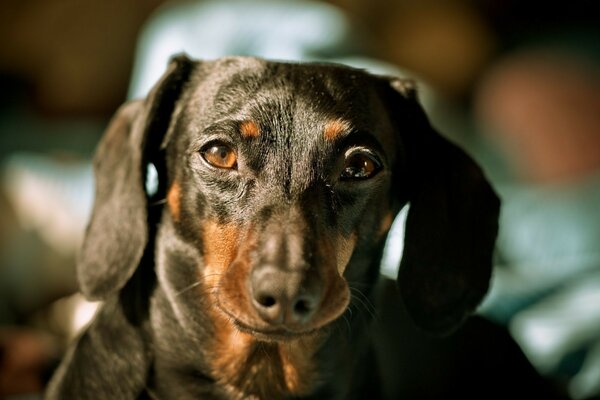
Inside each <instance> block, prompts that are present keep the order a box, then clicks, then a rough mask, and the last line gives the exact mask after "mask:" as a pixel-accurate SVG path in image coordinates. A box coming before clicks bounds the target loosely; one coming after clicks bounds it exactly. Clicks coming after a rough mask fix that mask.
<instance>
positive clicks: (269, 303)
mask: <svg viewBox="0 0 600 400" xmlns="http://www.w3.org/2000/svg"><path fill="white" fill-rule="evenodd" d="M256 301H257V302H258V304H260V305H261V306H263V307H273V306H274V305H275V304H277V300H275V298H274V297H273V296H267V295H265V296H259V297H258V299H257V300H256Z"/></svg>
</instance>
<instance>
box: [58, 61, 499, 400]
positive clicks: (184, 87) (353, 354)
mask: <svg viewBox="0 0 600 400" xmlns="http://www.w3.org/2000/svg"><path fill="white" fill-rule="evenodd" d="M150 164H152V165H154V166H155V167H156V170H157V171H158V189H157V190H155V191H154V192H153V193H148V191H147V190H145V181H146V171H147V168H148V165H150ZM95 174H96V179H97V183H96V200H95V205H94V210H93V214H92V217H91V221H90V224H89V226H88V229H87V233H86V237H85V241H84V244H83V248H82V251H81V254H80V259H79V264H78V274H79V282H80V286H81V290H82V292H83V293H84V294H85V295H86V296H87V297H88V298H90V299H101V300H104V304H103V306H102V307H101V309H100V311H99V313H98V315H97V316H96V318H95V320H94V322H93V323H92V325H91V326H90V327H89V328H88V329H87V330H86V331H85V332H84V333H83V334H82V336H81V337H80V338H79V339H78V341H77V343H76V344H75V345H74V346H73V347H72V348H71V349H70V350H69V352H68V353H67V355H66V356H65V359H64V361H63V363H62V364H61V366H60V367H59V369H58V371H57V372H56V374H55V376H54V378H53V380H52V381H51V383H50V386H49V388H48V392H47V396H48V398H50V399H137V398H156V399H269V400H270V399H286V398H307V399H308V398H310V399H315V398H324V399H351V398H357V399H366V398H369V399H375V398H394V396H395V393H399V392H398V391H397V390H396V385H395V382H390V380H391V381H393V380H394V378H393V376H394V374H395V373H396V372H395V371H394V368H396V367H394V366H390V363H389V361H390V360H403V359H406V358H407V356H406V355H407V354H410V351H412V350H413V349H414V348H415V347H414V346H415V345H414V344H410V341H409V342H407V346H409V347H412V348H411V349H408V348H407V349H406V350H405V352H404V353H403V350H402V349H403V348H404V347H403V345H402V338H401V337H392V338H389V336H390V334H393V335H396V334H395V333H394V332H395V330H397V332H399V333H398V334H399V335H401V334H402V332H409V331H410V332H413V331H412V330H411V329H413V328H406V330H402V329H398V326H400V325H398V323H399V321H405V322H403V323H404V324H405V325H410V326H412V325H411V324H412V323H410V322H409V323H406V320H407V319H406V318H404V311H406V313H407V315H409V316H410V319H411V321H414V323H415V325H416V326H418V327H420V328H421V329H424V330H425V331H428V332H437V333H449V332H452V331H454V330H455V329H456V328H457V327H458V326H459V325H460V324H461V323H462V322H463V321H464V320H465V319H466V318H467V316H468V315H469V314H470V313H472V312H473V310H474V309H475V308H476V307H477V305H478V303H479V302H480V300H481V299H482V297H483V296H484V294H485V293H486V291H487V289H488V284H489V280H490V274H491V258H492V252H493V248H494V241H495V238H496V233H497V217H498V210H499V201H498V199H497V197H496V195H495V194H494V192H493V190H492V189H491V188H490V186H489V185H488V183H487V181H486V179H485V178H484V176H483V175H482V172H481V171H480V169H479V168H478V167H477V166H476V165H475V163H474V162H473V161H472V160H471V159H470V158H469V157H468V156H467V155H465V154H464V153H463V152H462V151H461V150H459V149H458V148H457V147H455V146H454V145H452V144H451V143H449V142H448V141H447V140H445V139H443V138H442V137H441V136H439V135H438V134H437V133H436V132H435V131H434V130H433V129H432V127H431V126H430V124H429V122H428V120H427V118H426V116H425V114H424V112H423V110H422V108H421V107H420V106H419V104H418V102H417V100H416V93H415V88H414V85H413V84H412V83H411V82H410V81H407V80H402V79H396V78H388V77H379V76H373V75H370V74H368V73H366V72H364V71H360V70H356V69H351V68H348V67H344V66H338V65H324V64H295V63H276V62H267V61H263V60H260V59H255V58H241V57H240V58H238V57H235V58H224V59H220V60H217V61H210V62H198V61H192V60H190V59H188V58H186V57H185V56H179V57H177V58H175V59H174V60H173V61H172V62H171V64H170V65H169V67H168V71H167V72H166V73H165V75H164V76H163V78H162V79H161V80H160V82H159V83H158V84H157V85H156V86H155V87H154V88H153V90H152V91H151V93H150V94H149V95H148V97H147V98H146V99H144V100H140V101H134V102H131V103H128V104H126V105H124V106H123V107H122V108H121V109H120V110H119V111H118V113H117V115H116V117H115V118H114V119H113V121H112V122H111V124H110V126H109V128H108V130H107V132H106V134H105V135H104V138H103V139H102V142H101V143H100V146H99V148H98V150H97V153H96V157H95ZM407 203H410V210H409V214H408V218H407V221H406V238H405V247H404V254H403V258H402V262H401V265H400V269H399V271H400V272H399V276H398V281H397V282H398V285H399V289H400V290H399V293H400V295H399V296H397V295H396V293H395V290H391V289H390V288H389V287H387V286H386V284H385V283H382V281H381V278H380V276H379V265H380V259H381V256H382V251H383V247H384V243H385V240H386V236H387V233H388V230H389V228H390V225H391V223H392V221H393V220H394V217H395V215H396V214H397V212H398V211H399V210H400V209H401V208H402V207H403V206H405V205H406V204H407ZM381 293H383V294H385V293H387V294H386V297H384V298H383V300H382V297H381V296H380V294H381ZM390 298H393V300H390ZM373 317H374V318H373ZM414 332H416V331H414ZM386 335H387V337H388V340H389V339H391V340H390V342H391V344H389V345H387V344H384V342H385V340H386ZM427 340H429V339H427ZM432 340H433V339H432ZM435 340H437V339H435ZM493 346H497V345H490V347H493ZM439 360H441V358H440V359H439ZM409 362H410V360H409ZM439 362H442V361H439ZM386 363H387V365H386ZM393 363H394V361H392V365H393ZM415 365H416V364H415ZM476 367H477V366H476ZM405 369H406V370H410V368H405ZM405 372H406V371H405ZM389 377H391V379H389ZM432 387H436V383H435V382H432ZM418 390H423V391H422V392H421V393H431V392H428V391H427V388H422V389H418Z"/></svg>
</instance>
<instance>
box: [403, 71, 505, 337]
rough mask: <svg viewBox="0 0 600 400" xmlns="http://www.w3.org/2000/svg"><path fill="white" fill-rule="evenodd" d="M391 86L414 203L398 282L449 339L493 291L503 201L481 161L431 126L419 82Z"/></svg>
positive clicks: (407, 195) (410, 306)
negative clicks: (419, 97) (418, 93)
mask: <svg viewBox="0 0 600 400" xmlns="http://www.w3.org/2000/svg"><path fill="white" fill-rule="evenodd" d="M391 85H392V87H393V88H394V89H395V91H396V95H395V97H396V101H395V102H394V108H395V110H394V111H392V113H393V114H394V115H393V117H394V119H395V121H396V126H397V129H398V130H399V135H400V138H399V141H400V142H401V146H402V149H401V150H402V155H401V157H403V159H404V160H405V162H403V163H401V164H400V165H399V166H398V167H397V168H398V170H397V171H395V172H396V174H395V175H396V178H395V181H394V185H396V191H397V192H398V196H400V197H401V200H402V201H406V200H408V201H409V202H410V208H409V212H408V216H407V219H406V227H405V239H404V253H403V256H402V261H401V263H400V269H399V272H398V285H399V287H400V292H401V296H402V299H403V301H404V303H405V306H406V308H407V310H408V312H409V314H410V315H411V317H412V318H413V320H414V321H415V322H416V324H417V325H418V326H420V327H421V328H424V329H426V330H428V331H430V332H434V333H440V334H445V333H449V332H451V331H452V330H454V329H455V328H457V327H458V326H459V325H460V324H461V322H463V321H464V320H465V319H466V318H467V317H468V316H469V314H471V313H472V312H473V311H474V310H475V308H476V307H477V305H478V304H479V302H480V301H481V299H482V298H483V296H484V295H485V293H486V292H487V290H488V286H489V281H490V277H491V272H492V253H493V250H494V243H495V240H496V235H497V231H498V214H499V208H500V202H499V199H498V197H497V196H496V194H495V193H494V191H493V189H492V188H491V186H490V184H489V183H488V181H487V180H486V178H485V176H484V175H483V173H482V171H481V169H480V168H479V167H478V166H477V164H475V162H474V161H473V160H472V159H471V158H470V157H469V156H468V155H467V154H465V153H464V152H463V151H462V150H461V149H459V148H458V147H457V146H455V145H453V144H452V143H450V142H449V141H448V140H446V139H445V138H443V137H442V136H440V135H439V134H438V133H437V132H436V131H435V130H434V129H433V128H432V126H431V125H430V123H429V121H428V119H427V117H426V116H425V112H424V111H423V109H422V107H421V106H420V105H419V104H418V101H417V99H416V90H415V88H414V84H411V82H410V81H406V80H400V79H395V80H391ZM404 187H406V190H404V189H403V188H404Z"/></svg>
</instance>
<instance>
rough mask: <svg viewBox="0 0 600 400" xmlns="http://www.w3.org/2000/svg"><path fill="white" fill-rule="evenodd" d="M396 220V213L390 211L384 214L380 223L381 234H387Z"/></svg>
mask: <svg viewBox="0 0 600 400" xmlns="http://www.w3.org/2000/svg"><path fill="white" fill-rule="evenodd" d="M393 222H394V214H392V212H391V211H388V212H386V213H385V214H384V216H383V218H382V219H381V224H380V225H379V232H378V234H379V236H383V235H385V234H386V233H387V232H388V231H389V230H390V228H391V227H392V223H393Z"/></svg>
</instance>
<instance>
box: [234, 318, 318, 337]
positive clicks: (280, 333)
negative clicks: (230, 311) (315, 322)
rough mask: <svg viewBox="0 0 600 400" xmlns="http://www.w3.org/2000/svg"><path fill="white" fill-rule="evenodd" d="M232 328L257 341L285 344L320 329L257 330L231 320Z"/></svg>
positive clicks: (313, 333) (310, 334)
mask: <svg viewBox="0 0 600 400" xmlns="http://www.w3.org/2000/svg"><path fill="white" fill-rule="evenodd" d="M232 323H233V326H235V328H236V329H238V330H239V331H241V332H244V333H247V334H250V335H252V336H254V337H255V338H256V339H258V340H259V341H264V342H287V341H292V340H295V339H300V338H303V337H307V336H314V335H315V334H316V333H317V332H319V331H320V330H322V328H316V329H307V330H302V331H295V330H290V329H287V328H283V327H282V328H258V327H253V326H250V325H248V324H245V323H244V322H242V321H240V320H239V319H233V321H232Z"/></svg>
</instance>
